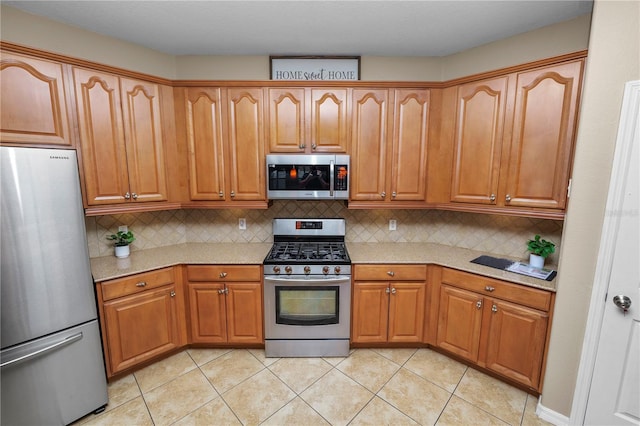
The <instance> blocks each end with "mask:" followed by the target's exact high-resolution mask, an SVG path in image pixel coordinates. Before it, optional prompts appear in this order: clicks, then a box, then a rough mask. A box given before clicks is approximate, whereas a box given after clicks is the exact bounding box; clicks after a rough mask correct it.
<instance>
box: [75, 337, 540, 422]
mask: <svg viewBox="0 0 640 426" xmlns="http://www.w3.org/2000/svg"><path fill="white" fill-rule="evenodd" d="M536 404H537V398H535V397H533V396H531V395H528V394H527V393H525V392H523V391H521V390H519V389H516V388H514V387H512V386H509V385H507V384H505V383H503V382H501V381H499V380H496V379H494V378H492V377H489V376H487V375H485V374H483V373H480V372H478V371H477V370H474V369H472V368H468V367H467V366H465V365H463V364H460V363H458V362H457V361H454V360H452V359H450V358H447V357H446V356H444V355H441V354H439V353H437V352H434V351H431V350H429V349H357V350H353V351H352V352H351V354H350V355H349V357H346V358H265V356H264V351H263V350H258V349H256V350H253V349H250V350H245V349H233V350H232V349H188V350H185V351H183V352H181V353H178V354H176V355H174V356H172V357H170V358H167V359H165V360H162V361H159V362H157V363H155V364H153V365H150V366H149V367H147V368H145V369H143V370H140V371H137V372H136V373H134V374H131V375H128V376H126V377H124V378H122V379H120V380H118V381H116V382H113V383H111V384H110V385H109V405H108V406H107V409H106V410H105V412H103V413H101V414H99V415H93V414H91V415H89V416H86V417H84V418H82V419H80V420H79V421H78V422H76V424H77V425H79V424H83V425H180V426H186V425H305V426H306V425H347V424H348V425H416V424H420V425H434V424H436V425H482V424H485V425H542V424H548V423H546V422H544V421H542V420H541V419H539V418H538V417H536V415H535V408H536Z"/></svg>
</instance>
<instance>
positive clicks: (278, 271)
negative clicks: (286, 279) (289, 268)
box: [273, 266, 280, 274]
mask: <svg viewBox="0 0 640 426" xmlns="http://www.w3.org/2000/svg"><path fill="white" fill-rule="evenodd" d="M273 272H274V273H275V274H279V273H280V267H279V266H274V267H273Z"/></svg>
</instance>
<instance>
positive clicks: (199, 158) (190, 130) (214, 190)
mask: <svg viewBox="0 0 640 426" xmlns="http://www.w3.org/2000/svg"><path fill="white" fill-rule="evenodd" d="M185 98H186V99H185V108H186V125H187V143H188V145H189V194H190V198H191V200H207V201H224V196H225V194H224V190H225V187H224V183H225V182H224V166H225V164H224V155H223V148H222V147H223V130H222V112H221V109H222V104H221V98H220V89H219V88H195V87H194V88H188V89H185Z"/></svg>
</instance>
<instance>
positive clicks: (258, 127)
mask: <svg viewBox="0 0 640 426" xmlns="http://www.w3.org/2000/svg"><path fill="white" fill-rule="evenodd" d="M227 98H228V100H227V118H228V148H229V156H228V159H229V160H228V161H229V163H228V164H229V167H228V176H229V177H230V182H229V198H228V199H229V200H231V201H233V200H238V201H243V200H249V201H261V200H265V199H266V195H265V192H266V188H265V185H266V183H265V180H264V179H265V176H264V175H265V167H266V166H265V155H264V146H265V141H264V138H265V134H264V118H263V95H262V89H259V88H229V89H228V91H227Z"/></svg>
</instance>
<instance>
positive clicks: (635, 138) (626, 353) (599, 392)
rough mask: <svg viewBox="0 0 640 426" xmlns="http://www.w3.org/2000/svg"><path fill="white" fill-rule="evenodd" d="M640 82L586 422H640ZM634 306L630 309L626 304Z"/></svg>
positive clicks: (630, 116)
mask: <svg viewBox="0 0 640 426" xmlns="http://www.w3.org/2000/svg"><path fill="white" fill-rule="evenodd" d="M639 134H640V82H638V81H636V82H630V83H627V86H626V90H625V97H624V101H623V110H622V114H621V120H620V127H619V129H618V140H617V143H616V153H615V158H614V169H613V173H612V177H611V183H610V187H609V199H608V202H607V209H606V212H605V215H606V216H605V226H604V228H603V235H602V242H601V247H600V260H599V262H602V264H600V263H599V265H598V268H597V269H598V270H599V271H601V272H602V273H597V274H596V275H597V276H596V279H598V277H601V278H602V279H603V280H607V278H608V289H607V295H606V301H605V302H604V310H603V317H602V327H601V329H600V338H599V341H598V346H597V354H596V358H595V367H594V370H593V377H592V381H591V387H590V391H589V397H588V402H587V407H586V415H585V418H584V423H585V424H587V425H640V226H639V222H640V216H639V214H638V209H639V206H640V204H639V203H638V199H639V195H638V194H639V190H638V189H639V188H638V187H639V186H640V147H639V146H638V145H639V144H640V136H639ZM628 302H630V303H631V305H630V306H629V307H628V308H627V309H626V311H625V309H624V304H625V303H628Z"/></svg>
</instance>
